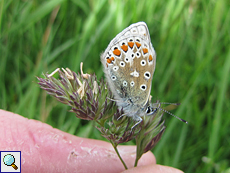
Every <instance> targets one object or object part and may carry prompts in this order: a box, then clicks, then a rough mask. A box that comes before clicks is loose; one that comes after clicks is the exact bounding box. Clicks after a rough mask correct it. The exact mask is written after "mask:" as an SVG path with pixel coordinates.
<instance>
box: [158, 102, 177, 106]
mask: <svg viewBox="0 0 230 173" xmlns="http://www.w3.org/2000/svg"><path fill="white" fill-rule="evenodd" d="M160 104H163V105H176V106H179V105H180V103H169V102H160Z"/></svg>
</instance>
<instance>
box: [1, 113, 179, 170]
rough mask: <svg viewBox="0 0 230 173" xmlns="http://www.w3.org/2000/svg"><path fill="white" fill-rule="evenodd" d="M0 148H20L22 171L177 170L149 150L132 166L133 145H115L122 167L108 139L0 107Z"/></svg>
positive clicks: (2, 149) (6, 149) (12, 149)
mask: <svg viewBox="0 0 230 173" xmlns="http://www.w3.org/2000/svg"><path fill="white" fill-rule="evenodd" d="M0 132H1V133H0V151H21V156H22V159H21V161H22V162H21V166H22V168H21V170H22V172H35V171H36V172H121V171H124V173H128V172H132V173H134V172H151V173H152V172H157V173H161V172H162V173H163V172H164V173H167V172H171V173H172V172H173V173H181V171H180V170H177V169H175V168H172V167H167V166H162V165H157V164H156V159H155V157H154V155H153V154H152V153H151V152H147V153H146V154H144V155H143V156H142V157H141V159H140V160H139V162H138V167H136V168H132V167H133V164H134V160H135V150H136V147H135V146H119V147H118V150H119V152H120V154H121V156H122V158H123V159H124V161H125V163H126V164H127V166H128V168H130V169H128V170H125V169H124V167H123V165H122V163H121V161H120V160H119V159H118V156H117V155H116V153H115V151H114V149H113V147H112V145H111V144H110V143H108V142H104V141H99V140H93V139H85V138H80V137H77V136H74V135H71V134H68V133H65V132H62V131H60V130H58V129H55V128H52V127H51V126H50V125H47V124H44V123H42V122H40V121H36V120H32V119H31V120H29V119H27V118H24V117H22V116H20V115H17V114H14V113H12V112H7V111H4V110H0Z"/></svg>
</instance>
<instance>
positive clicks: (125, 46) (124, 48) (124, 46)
mask: <svg viewBox="0 0 230 173" xmlns="http://www.w3.org/2000/svg"><path fill="white" fill-rule="evenodd" d="M121 48H122V50H123V51H125V52H127V50H128V46H127V45H125V44H123V45H122V46H121Z"/></svg>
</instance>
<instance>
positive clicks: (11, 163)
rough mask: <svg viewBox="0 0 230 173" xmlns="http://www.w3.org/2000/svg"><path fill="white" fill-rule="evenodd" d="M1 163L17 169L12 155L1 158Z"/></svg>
mask: <svg viewBox="0 0 230 173" xmlns="http://www.w3.org/2000/svg"><path fill="white" fill-rule="evenodd" d="M3 162H4V164H5V165H7V166H12V167H13V168H14V169H15V170H17V169H18V167H17V166H16V165H15V158H14V156H13V155H12V154H7V155H5V156H4V158H3Z"/></svg>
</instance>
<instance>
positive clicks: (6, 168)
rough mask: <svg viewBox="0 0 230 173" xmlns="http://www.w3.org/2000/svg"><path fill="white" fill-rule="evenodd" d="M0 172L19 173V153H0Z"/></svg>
mask: <svg viewBox="0 0 230 173" xmlns="http://www.w3.org/2000/svg"><path fill="white" fill-rule="evenodd" d="M0 154H1V164H0V172H1V173H4V172H21V151H0Z"/></svg>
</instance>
